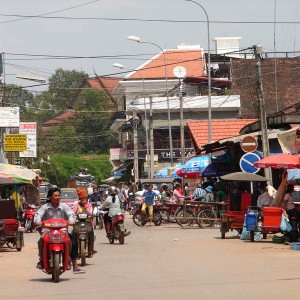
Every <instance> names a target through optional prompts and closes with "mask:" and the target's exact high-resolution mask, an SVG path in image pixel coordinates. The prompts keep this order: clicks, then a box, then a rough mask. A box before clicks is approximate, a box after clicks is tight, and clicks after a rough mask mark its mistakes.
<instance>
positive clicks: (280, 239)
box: [272, 236, 284, 244]
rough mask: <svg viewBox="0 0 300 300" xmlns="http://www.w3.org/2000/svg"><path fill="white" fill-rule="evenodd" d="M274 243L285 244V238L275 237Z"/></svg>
mask: <svg viewBox="0 0 300 300" xmlns="http://www.w3.org/2000/svg"><path fill="white" fill-rule="evenodd" d="M272 242H273V243H275V244H283V243H284V236H273V238H272Z"/></svg>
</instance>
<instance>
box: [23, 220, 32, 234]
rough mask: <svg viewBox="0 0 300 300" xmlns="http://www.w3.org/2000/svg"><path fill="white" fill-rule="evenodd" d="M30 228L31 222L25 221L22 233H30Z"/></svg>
mask: <svg viewBox="0 0 300 300" xmlns="http://www.w3.org/2000/svg"><path fill="white" fill-rule="evenodd" d="M31 226H32V220H29V219H26V222H25V228H24V231H25V232H30V231H31Z"/></svg>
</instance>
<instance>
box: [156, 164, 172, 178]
mask: <svg viewBox="0 0 300 300" xmlns="http://www.w3.org/2000/svg"><path fill="white" fill-rule="evenodd" d="M169 169H170V166H168V167H164V168H162V169H160V170H159V171H158V172H157V173H156V174H155V178H167V177H170V176H169V175H168V170H169Z"/></svg>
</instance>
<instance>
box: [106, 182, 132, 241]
mask: <svg viewBox="0 0 300 300" xmlns="http://www.w3.org/2000/svg"><path fill="white" fill-rule="evenodd" d="M108 193H109V196H108V197H107V198H106V200H105V202H104V203H103V205H102V210H107V209H108V213H107V214H105V215H104V218H103V219H104V225H105V231H106V235H107V236H109V235H110V233H111V226H112V225H111V219H112V217H113V216H115V215H116V214H118V213H121V212H122V210H121V205H122V202H121V199H120V197H119V196H118V190H117V188H116V187H115V186H111V187H109V188H108ZM130 233H131V232H130V231H126V230H125V236H127V235H129V234H130Z"/></svg>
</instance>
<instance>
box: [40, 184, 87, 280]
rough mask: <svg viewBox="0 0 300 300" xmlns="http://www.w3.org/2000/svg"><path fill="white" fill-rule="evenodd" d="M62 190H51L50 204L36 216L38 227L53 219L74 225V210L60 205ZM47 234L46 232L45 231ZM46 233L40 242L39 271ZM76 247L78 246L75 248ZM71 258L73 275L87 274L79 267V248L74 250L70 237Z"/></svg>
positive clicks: (42, 207)
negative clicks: (59, 219)
mask: <svg viewBox="0 0 300 300" xmlns="http://www.w3.org/2000/svg"><path fill="white" fill-rule="evenodd" d="M60 194H61V192H60V189H59V188H51V189H49V191H48V195H47V198H48V199H49V200H50V202H49V203H46V204H44V205H42V206H41V207H40V208H39V209H38V210H37V212H36V213H35V215H34V223H35V224H36V225H38V226H41V225H42V222H43V221H46V220H49V219H52V218H61V219H64V220H66V221H68V222H69V224H70V225H73V224H74V222H75V220H76V216H75V215H74V213H73V211H72V209H71V208H70V207H69V206H68V205H66V204H64V203H60ZM44 232H45V231H44ZM44 232H43V234H42V236H41V238H40V239H39V241H38V249H39V257H40V260H39V262H38V263H37V266H36V267H37V268H38V269H43V267H44V266H43V245H44V240H43V235H44ZM75 247H76V246H75ZM70 250H71V251H70V257H71V260H72V264H73V273H74V274H82V273H85V270H82V269H79V267H78V265H77V260H76V258H77V252H78V251H77V252H76V250H77V248H75V249H74V243H73V242H72V239H71V237H70Z"/></svg>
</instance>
